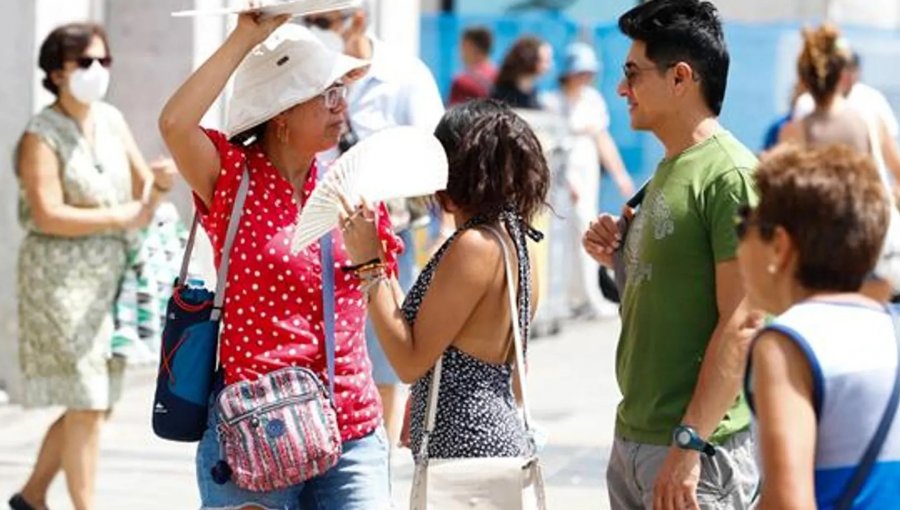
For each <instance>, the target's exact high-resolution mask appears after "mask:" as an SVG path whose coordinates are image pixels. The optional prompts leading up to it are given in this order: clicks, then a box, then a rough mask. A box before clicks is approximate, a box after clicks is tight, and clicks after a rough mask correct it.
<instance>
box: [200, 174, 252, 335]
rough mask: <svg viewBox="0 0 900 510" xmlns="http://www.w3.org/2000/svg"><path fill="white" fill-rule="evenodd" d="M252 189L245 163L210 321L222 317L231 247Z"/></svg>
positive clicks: (217, 279) (229, 222)
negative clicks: (248, 193) (245, 202)
mask: <svg viewBox="0 0 900 510" xmlns="http://www.w3.org/2000/svg"><path fill="white" fill-rule="evenodd" d="M249 189H250V173H249V172H248V171H247V163H244V173H243V175H241V184H240V186H238V192H237V197H236V198H235V199H234V207H233V208H232V209H231V218H229V220H228V231H227V232H226V233H225V244H224V245H223V246H222V262H221V263H220V264H219V270H218V271H216V295H215V297H214V298H213V310H212V313H211V314H210V315H209V320H211V321H217V320H219V318H220V317H221V316H222V307H223V306H224V304H225V285H226V284H227V283H228V266H229V264H230V263H231V247H232V246H233V245H234V238H235V236H236V235H237V231H238V227H239V226H240V225H241V214H243V212H244V201H245V200H246V199H247V192H248V191H249Z"/></svg>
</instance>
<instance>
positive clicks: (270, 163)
mask: <svg viewBox="0 0 900 510" xmlns="http://www.w3.org/2000/svg"><path fill="white" fill-rule="evenodd" d="M284 21H285V18H284V17H279V18H262V17H258V16H255V15H250V14H244V15H241V16H240V17H239V18H238V24H237V27H236V28H235V30H234V31H233V32H232V33H231V34H230V35H229V36H228V38H227V39H226V40H225V42H224V43H223V44H222V46H221V47H220V48H219V49H218V50H217V51H216V52H215V53H214V54H213V55H212V56H211V57H210V58H209V60H207V61H206V62H205V63H204V64H203V65H202V66H201V67H200V68H199V69H197V70H196V71H195V72H194V73H193V74H192V75H191V76H190V77H189V78H188V79H187V80H186V81H185V82H184V84H182V85H181V87H180V88H179V89H178V91H177V92H176V93H175V94H174V95H173V96H172V97H171V98H170V99H169V101H168V103H167V104H166V106H165V108H164V109H163V112H162V114H161V115H160V119H159V126H160V130H161V132H162V135H163V138H164V139H165V142H166V144H167V145H168V147H169V149H170V150H171V151H172V155H173V157H174V158H175V161H177V162H178V166H179V169H180V170H181V172H182V175H183V176H184V178H185V180H186V181H187V182H188V184H190V186H191V188H192V189H193V191H194V199H195V204H196V207H197V211H198V214H199V215H200V223H201V224H202V225H203V227H204V228H205V229H206V231H207V232H208V233H209V236H210V239H211V240H212V244H213V250H214V252H215V254H216V262H217V264H219V263H221V261H222V255H223V250H224V244H225V237H226V229H227V228H228V223H229V221H230V217H231V214H232V211H233V209H234V207H235V202H236V201H237V200H238V198H236V197H238V193H239V187H240V185H241V183H242V181H243V179H244V178H245V177H244V176H245V175H246V176H247V178H249V181H250V182H249V191H247V195H246V202H245V203H244V206H243V208H242V209H241V211H242V215H241V220H240V223H239V227H237V231H236V232H237V233H236V236H235V238H234V245H233V249H232V250H231V252H230V264H229V266H228V274H227V278H228V286H227V292H226V295H225V305H224V311H223V328H222V331H221V344H220V351H219V356H220V359H221V366H222V374H223V377H224V383H225V384H226V385H231V384H235V383H240V382H242V381H256V380H258V379H259V378H260V377H265V376H266V375H269V374H271V373H272V372H274V371H276V370H279V369H282V368H285V367H291V366H294V367H301V368H306V369H309V370H312V371H313V372H314V373H315V374H317V375H318V377H319V378H320V379H321V382H322V383H323V385H325V387H328V385H329V381H328V377H327V373H328V371H327V370H326V350H325V342H326V341H327V338H326V334H325V330H326V328H327V324H326V321H329V320H331V319H330V318H326V317H324V313H323V309H324V306H326V304H325V303H323V300H324V299H325V295H326V294H325V292H324V289H323V287H322V285H323V279H324V278H323V271H322V265H321V262H320V261H321V258H320V254H321V250H322V249H323V247H324V246H326V245H323V244H321V243H314V244H313V245H311V246H309V247H308V248H306V249H304V250H301V251H300V252H298V253H292V252H291V250H290V241H291V239H292V237H293V235H294V234H293V233H294V227H295V221H296V218H297V215H298V212H299V211H300V210H301V208H302V207H303V206H304V204H305V202H306V200H307V199H308V198H309V196H310V194H311V193H312V191H313V189H314V188H315V187H316V183H317V174H318V168H317V165H316V158H315V156H316V153H318V152H320V151H323V150H326V149H328V148H330V147H332V146H334V145H335V144H336V143H337V140H338V137H339V136H340V134H341V123H342V121H343V116H344V112H345V110H346V108H347V102H346V88H345V81H346V80H347V77H348V75H349V74H351V73H352V72H353V71H355V70H359V69H362V68H364V67H365V66H366V65H367V62H365V61H363V60H358V59H355V58H351V57H348V56H345V55H342V54H339V53H337V52H335V51H334V50H330V49H328V48H327V47H326V46H324V45H323V44H322V43H321V42H320V41H319V40H318V39H317V38H315V36H314V35H313V34H312V33H310V32H309V31H308V30H306V29H305V28H303V27H300V26H297V25H291V24H288V25H285V26H282V27H280V28H278V27H279V25H281V24H282V23H283V22H284ZM276 29H277V30H276ZM232 74H234V92H233V94H232V96H231V99H230V103H229V108H228V118H227V119H226V129H225V130H226V133H222V132H219V131H215V130H211V129H205V128H202V127H200V126H199V124H200V121H201V119H202V118H203V115H204V114H205V113H206V111H207V109H209V107H210V106H211V105H212V103H213V102H214V101H215V100H216V98H217V97H218V96H219V94H220V93H221V92H222V89H224V87H225V84H226V82H227V81H228V79H229V78H230V77H231V76H232ZM244 172H246V174H245V173H244ZM384 217H385V218H386V217H387V214H385V215H384ZM379 232H380V235H381V239H382V241H383V242H384V243H385V245H386V246H387V247H388V248H387V253H388V255H387V256H388V260H387V264H388V266H389V267H391V268H392V269H391V270H393V268H395V266H396V265H395V260H396V251H397V250H396V249H397V248H398V247H399V244H398V242H397V240H396V239H395V238H394V237H393V235H392V234H391V233H390V224H389V222H388V221H384V222H382V223H381V224H380V229H379ZM332 235H333V238H332V239H333V244H332V249H333V254H334V260H335V261H336V263H335V265H336V266H338V265H344V264H349V260H348V259H349V257H348V256H347V254H346V251H345V249H344V247H343V240H342V238H341V236H340V235H339V232H337V231H335V232H333V233H332ZM325 239H327V238H324V239H323V241H322V242H325ZM334 281H335V285H334V289H333V290H334V297H333V299H334V311H335V314H334V315H335V317H334V318H333V321H334V322H333V323H334V331H335V335H334V339H335V347H336V349H335V350H336V359H335V374H336V377H335V379H334V381H333V382H334V389H335V391H334V394H333V397H334V400H333V402H334V407H335V411H336V417H337V425H338V429H339V432H340V440H341V443H342V452H343V453H342V455H341V456H340V459H339V460H338V461H337V464H336V465H334V466H333V467H331V468H330V469H328V470H327V471H325V472H324V473H322V474H320V475H318V476H314V477H311V478H309V479H306V480H305V481H303V482H299V483H294V484H293V485H289V486H287V487H286V488H283V489H277V490H266V491H259V492H256V491H250V490H247V489H245V488H242V487H239V486H238V485H236V484H235V483H234V480H233V479H231V480H222V479H221V477H219V476H217V475H214V474H213V468H214V467H215V466H216V465H217V462H218V461H219V460H220V459H221V456H220V455H221V449H220V440H222V439H223V438H222V437H220V435H219V433H218V430H217V423H218V422H217V414H216V409H215V408H211V409H210V413H209V427H208V428H207V430H206V433H205V434H204V436H203V438H202V439H201V440H200V445H199V447H198V450H197V478H198V484H199V487H200V493H201V504H202V506H203V508H242V509H259V508H262V509H288V510H294V509H298V508H317V509H326V510H329V509H342V510H369V509H373V510H378V509H382V508H388V507H390V495H389V483H388V451H387V440H386V438H385V434H384V428H383V427H382V419H381V410H380V405H379V401H378V394H377V392H376V389H375V383H374V381H373V380H372V368H371V364H370V362H369V357H368V354H367V352H366V342H365V336H364V326H365V308H364V305H363V303H364V298H363V295H362V292H361V291H360V284H361V280H360V279H359V278H357V277H356V276H354V275H353V274H351V273H349V272H340V270H338V269H336V270H335V278H334Z"/></svg>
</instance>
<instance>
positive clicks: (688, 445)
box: [672, 425, 716, 457]
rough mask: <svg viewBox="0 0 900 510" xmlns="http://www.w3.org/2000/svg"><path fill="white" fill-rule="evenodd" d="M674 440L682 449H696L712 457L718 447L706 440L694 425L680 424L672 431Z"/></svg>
mask: <svg viewBox="0 0 900 510" xmlns="http://www.w3.org/2000/svg"><path fill="white" fill-rule="evenodd" d="M672 442H673V443H675V446H677V447H679V448H681V449H682V450H696V451H698V452H702V453H705V454H707V455H709V456H710V457H712V456H713V455H715V454H716V447H715V446H713V445H711V444H710V443H709V442H707V441H705V440H704V439H703V438H701V437H700V435H699V434H697V431H696V430H694V428H693V427H689V426H687V425H679V426H677V427H675V430H673V431H672Z"/></svg>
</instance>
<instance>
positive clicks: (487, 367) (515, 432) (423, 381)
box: [403, 211, 540, 458]
mask: <svg viewBox="0 0 900 510" xmlns="http://www.w3.org/2000/svg"><path fill="white" fill-rule="evenodd" d="M500 219H501V221H502V223H503V224H504V226H505V227H506V229H507V231H508V232H509V233H510V234H511V237H512V239H513V240H514V243H515V245H516V254H517V256H518V260H519V264H518V265H519V268H518V269H519V282H520V285H519V322H520V325H521V326H522V329H521V331H522V340H523V345H527V343H526V342H527V338H528V325H529V322H530V317H531V267H530V264H529V258H528V251H527V246H526V241H525V235H526V234H527V235H529V236H531V237H533V238H535V239H539V238H540V233H539V232H536V231H534V230H533V229H530V227H527V225H525V224H524V222H523V221H522V219H521V218H520V217H519V216H518V215H516V214H514V213H512V212H509V211H506V212H504V213H502V214H501V215H500ZM486 223H487V222H486V221H485V220H484V219H482V218H475V219H473V220H471V221H469V222H468V223H467V224H466V225H464V226H463V227H462V228H461V229H459V230H458V231H457V232H456V233H455V234H454V235H453V236H452V237H450V239H448V240H447V241H446V242H445V243H444V245H443V246H442V247H441V249H440V250H438V252H437V253H436V254H435V255H434V257H433V258H432V259H431V261H430V262H429V263H428V265H427V266H426V267H425V269H424V270H423V271H422V273H421V274H420V275H419V279H418V280H417V281H416V284H415V285H414V286H413V288H412V289H411V290H410V292H409V294H408V295H407V296H406V300H405V301H404V303H403V314H404V316H405V318H406V321H407V322H408V323H409V325H410V327H412V325H413V324H415V320H416V315H417V314H418V312H419V306H420V305H421V303H422V299H423V298H424V297H425V294H426V293H427V292H428V287H429V285H430V284H431V280H432V277H433V276H434V272H435V270H436V269H437V266H438V264H439V263H440V260H441V258H442V257H443V256H444V254H445V253H446V252H447V249H448V248H449V247H450V246H451V245H452V244H453V242H454V241H455V240H456V239H457V238H458V237H459V235H460V234H461V233H462V232H463V231H465V230H467V229H469V228H472V227H476V226H478V225H484V224H486ZM433 372H434V370H433V369H432V370H429V371H428V373H426V374H425V375H424V376H422V377H421V378H419V380H417V381H416V382H415V383H414V384H413V386H412V409H411V413H410V442H411V445H410V446H411V448H412V451H413V452H419V450H420V448H421V444H422V435H423V432H424V430H425V418H426V411H427V407H428V396H429V391H430V388H431V380H432V375H433ZM512 372H513V365H512V364H508V363H503V364H494V363H488V362H485V361H482V360H480V359H477V358H475V357H473V356H470V355H469V354H466V353H465V352H463V351H461V350H459V349H457V348H455V347H453V346H450V347H448V348H447V350H446V351H444V354H443V365H442V369H441V385H440V389H439V392H438V410H437V415H436V418H435V426H434V431H433V433H432V435H431V438H430V439H429V442H428V457H429V458H460V457H516V456H523V455H528V454H530V451H531V447H530V441H529V440H528V438H527V435H526V432H525V428H524V425H523V423H522V421H521V420H520V418H519V413H518V411H517V408H516V401H515V397H514V396H513V391H512Z"/></svg>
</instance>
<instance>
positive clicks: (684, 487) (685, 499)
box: [653, 446, 701, 510]
mask: <svg viewBox="0 0 900 510" xmlns="http://www.w3.org/2000/svg"><path fill="white" fill-rule="evenodd" d="M700 455H701V454H700V452H696V451H693V450H682V449H680V448H677V447H675V446H673V447H671V448H669V454H668V455H666V460H665V461H664V462H663V465H662V467H661V468H660V470H659V474H657V475H656V482H655V483H654V484H653V510H685V509H690V510H699V509H700V505H699V503H698V502H697V483H698V482H699V481H700Z"/></svg>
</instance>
